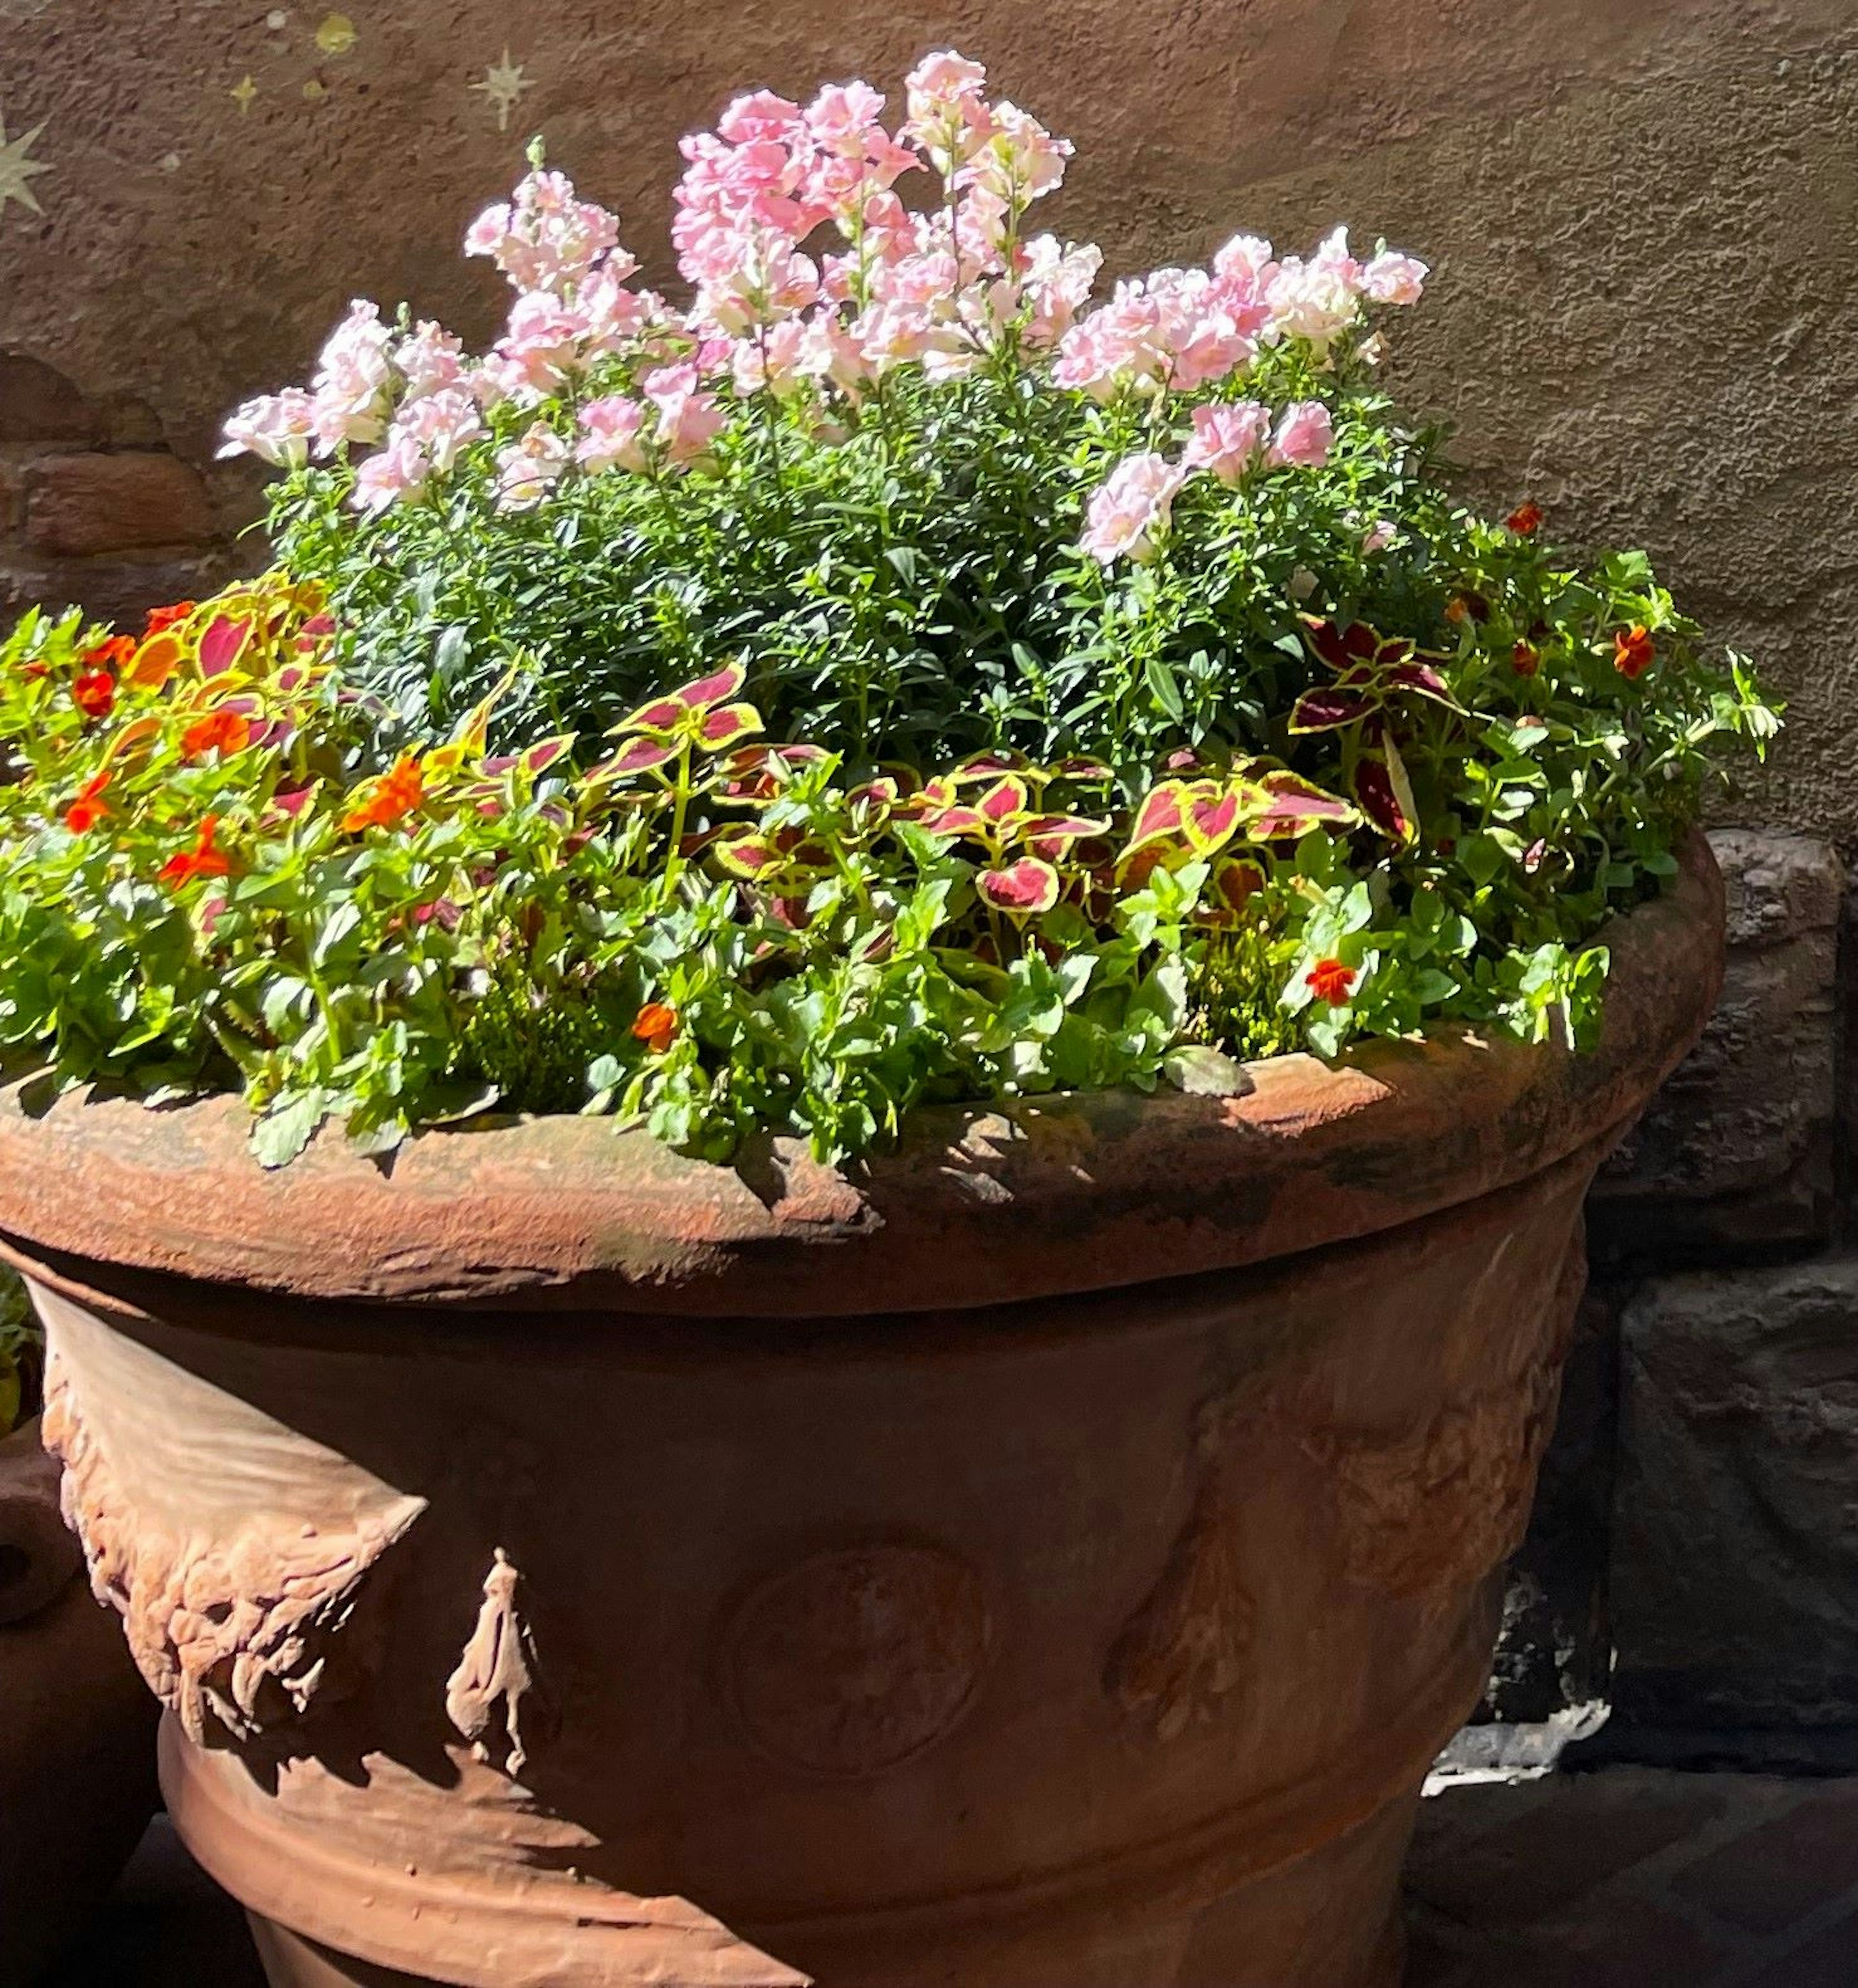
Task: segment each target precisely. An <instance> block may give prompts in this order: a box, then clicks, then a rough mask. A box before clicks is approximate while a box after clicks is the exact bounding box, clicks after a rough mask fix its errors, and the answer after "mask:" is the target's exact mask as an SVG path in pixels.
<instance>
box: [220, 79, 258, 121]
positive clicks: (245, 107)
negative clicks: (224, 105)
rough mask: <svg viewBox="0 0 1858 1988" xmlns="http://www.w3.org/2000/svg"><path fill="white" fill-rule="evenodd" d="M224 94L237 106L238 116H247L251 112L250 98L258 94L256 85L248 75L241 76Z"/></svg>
mask: <svg viewBox="0 0 1858 1988" xmlns="http://www.w3.org/2000/svg"><path fill="white" fill-rule="evenodd" d="M226 94H227V96H229V97H231V100H232V101H233V102H234V103H236V104H237V105H238V114H239V115H240V117H250V116H251V114H252V99H253V98H254V97H255V96H257V94H258V85H257V84H256V83H254V82H253V81H252V79H251V77H250V76H241V77H240V78H239V79H238V82H237V83H234V84H233V86H232V87H231V89H230V90H228V91H227V92H226Z"/></svg>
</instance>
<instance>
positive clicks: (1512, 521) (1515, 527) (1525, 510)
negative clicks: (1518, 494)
mask: <svg viewBox="0 0 1858 1988" xmlns="http://www.w3.org/2000/svg"><path fill="white" fill-rule="evenodd" d="M1503 522H1504V523H1505V524H1506V525H1507V526H1508V527H1509V528H1510V529H1511V530H1512V532H1515V534H1516V536H1517V537H1518V538H1519V539H1532V538H1533V537H1534V536H1535V534H1536V533H1537V532H1539V531H1540V530H1541V529H1542V506H1541V505H1539V504H1535V503H1527V504H1518V505H1517V506H1516V508H1515V510H1513V511H1512V512H1511V513H1510V514H1509V516H1508V517H1507V518H1505V519H1504V521H1503Z"/></svg>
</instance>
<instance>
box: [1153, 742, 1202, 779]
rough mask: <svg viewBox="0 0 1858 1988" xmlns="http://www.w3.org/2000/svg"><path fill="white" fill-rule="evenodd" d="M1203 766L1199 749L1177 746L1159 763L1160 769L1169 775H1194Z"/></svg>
mask: <svg viewBox="0 0 1858 1988" xmlns="http://www.w3.org/2000/svg"><path fill="white" fill-rule="evenodd" d="M1205 764H1206V762H1205V761H1204V759H1201V756H1200V753H1199V749H1198V748H1197V747H1195V746H1192V745H1177V746H1176V747H1175V748H1174V751H1173V752H1171V753H1169V754H1168V756H1167V758H1166V759H1164V760H1163V761H1162V762H1161V766H1162V769H1163V770H1164V772H1166V773H1198V771H1199V770H1200V769H1201V767H1202V766H1204V765H1205Z"/></svg>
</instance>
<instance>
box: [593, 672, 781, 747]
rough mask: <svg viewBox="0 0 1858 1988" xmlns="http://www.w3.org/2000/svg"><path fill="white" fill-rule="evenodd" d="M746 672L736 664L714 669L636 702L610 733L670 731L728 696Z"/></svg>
mask: <svg viewBox="0 0 1858 1988" xmlns="http://www.w3.org/2000/svg"><path fill="white" fill-rule="evenodd" d="M746 681H748V671H746V670H745V669H744V668H743V667H742V664H740V663H731V664H728V665H727V666H726V667H725V668H722V669H720V670H714V671H711V673H710V674H709V675H708V676H707V677H698V678H697V679H696V681H694V683H687V684H685V685H683V686H682V687H681V688H679V689H677V690H674V691H667V693H666V694H665V695H664V696H663V697H655V698H653V699H652V700H651V702H650V703H649V704H642V705H640V706H639V708H638V709H637V711H635V712H633V714H632V715H631V716H630V717H629V718H622V719H621V720H620V722H619V723H618V724H617V725H615V726H614V727H613V732H614V733H615V734H623V733H625V732H674V731H675V730H676V729H677V727H678V726H679V725H681V724H682V723H683V722H684V720H685V719H686V718H691V717H693V716H694V715H697V714H698V712H706V711H709V710H711V709H712V708H714V706H715V705H719V704H722V703H724V702H726V701H727V700H728V699H729V698H732V697H733V696H734V695H735V693H736V692H737V691H738V690H740V689H741V688H742V685H744V684H745V682H746Z"/></svg>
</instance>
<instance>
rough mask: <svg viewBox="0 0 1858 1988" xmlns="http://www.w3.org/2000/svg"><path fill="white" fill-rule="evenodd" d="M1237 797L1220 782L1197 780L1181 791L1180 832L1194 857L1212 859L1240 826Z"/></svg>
mask: <svg viewBox="0 0 1858 1988" xmlns="http://www.w3.org/2000/svg"><path fill="white" fill-rule="evenodd" d="M1238 812H1239V808H1238V792H1237V790H1236V789H1234V788H1232V787H1229V786H1223V785H1221V783H1220V782H1218V781H1217V780H1194V781H1192V782H1191V783H1189V784H1188V785H1187V786H1185V787H1184V788H1183V789H1181V832H1182V833H1183V834H1184V835H1185V836H1186V837H1187V842H1188V844H1189V845H1190V846H1191V848H1192V849H1193V850H1194V854H1196V855H1199V856H1211V854H1212V853H1213V851H1214V850H1216V849H1220V848H1223V847H1225V844H1227V843H1228V842H1230V841H1231V839H1232V831H1233V830H1235V828H1237V827H1238Z"/></svg>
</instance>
